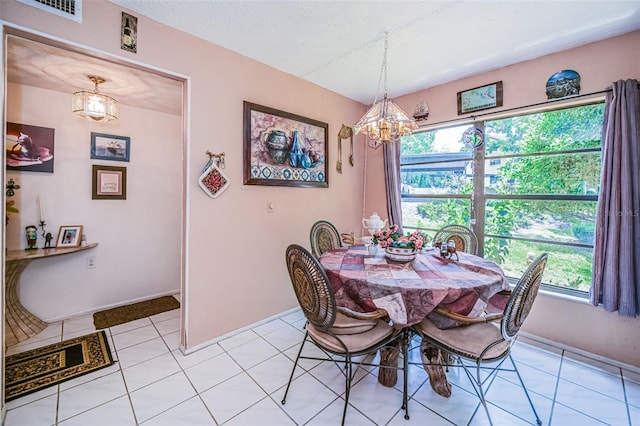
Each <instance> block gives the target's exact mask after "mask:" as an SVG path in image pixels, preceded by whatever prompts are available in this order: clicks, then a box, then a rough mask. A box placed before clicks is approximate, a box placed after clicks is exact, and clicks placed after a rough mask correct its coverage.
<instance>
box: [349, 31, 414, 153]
mask: <svg viewBox="0 0 640 426" xmlns="http://www.w3.org/2000/svg"><path fill="white" fill-rule="evenodd" d="M388 47H389V32H385V33H384V56H383V58H382V67H381V69H380V78H379V79H378V88H377V90H376V97H375V100H374V101H373V106H372V107H371V108H370V109H369V111H367V112H366V114H365V115H364V116H363V117H362V118H361V119H360V120H359V121H358V122H357V123H356V124H355V125H354V126H353V130H354V132H355V133H356V134H358V133H364V134H365V135H366V136H367V137H368V138H369V146H370V147H372V148H378V147H379V146H380V145H382V144H383V143H389V142H396V141H397V140H398V139H400V137H401V136H407V135H410V134H411V133H412V132H413V131H414V130H415V129H417V128H418V124H417V123H416V121H415V120H414V119H413V118H412V117H410V116H409V115H408V114H407V113H406V112H404V110H403V109H402V108H400V107H399V106H398V104H396V103H395V102H394V101H393V100H392V99H389V98H388V97H387V51H388ZM383 77H384V98H383V99H382V100H380V101H379V100H378V92H379V91H380V83H381V82H382V79H383Z"/></svg>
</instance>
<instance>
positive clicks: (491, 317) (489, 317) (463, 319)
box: [433, 306, 504, 324]
mask: <svg viewBox="0 0 640 426" xmlns="http://www.w3.org/2000/svg"><path fill="white" fill-rule="evenodd" d="M433 311H434V312H437V313H439V314H440V315H443V316H445V317H447V318H451V319H452V320H455V321H460V322H463V323H465V324H478V323H485V322H491V321H496V320H499V319H502V317H504V314H503V313H502V312H500V313H497V314H489V315H483V316H481V317H468V316H466V315H460V314H456V313H455V312H451V311H450V310H448V309H447V308H443V307H441V306H437V307H436V308H435V309H434V310H433Z"/></svg>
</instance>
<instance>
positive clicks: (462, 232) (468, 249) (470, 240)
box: [433, 224, 478, 255]
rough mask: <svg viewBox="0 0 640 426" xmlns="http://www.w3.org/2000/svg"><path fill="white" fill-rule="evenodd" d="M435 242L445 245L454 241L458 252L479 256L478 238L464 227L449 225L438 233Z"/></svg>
mask: <svg viewBox="0 0 640 426" xmlns="http://www.w3.org/2000/svg"><path fill="white" fill-rule="evenodd" d="M433 240H434V241H442V242H444V243H448V242H449V241H451V240H453V242H455V244H456V251H463V252H465V253H470V254H475V255H477V254H478V237H476V234H475V232H473V231H472V230H471V229H470V228H467V227H466V226H464V225H456V224H454V225H447V226H445V227H443V228H441V229H440V230H439V231H438V232H436V235H434V237H433Z"/></svg>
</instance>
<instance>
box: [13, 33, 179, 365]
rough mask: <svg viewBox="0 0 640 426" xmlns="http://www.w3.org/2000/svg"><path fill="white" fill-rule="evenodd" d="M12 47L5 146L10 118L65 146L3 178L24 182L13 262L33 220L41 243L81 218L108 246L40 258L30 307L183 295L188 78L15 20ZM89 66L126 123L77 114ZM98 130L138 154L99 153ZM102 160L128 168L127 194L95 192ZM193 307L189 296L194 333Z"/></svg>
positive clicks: (92, 238) (28, 273) (26, 278)
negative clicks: (74, 102)
mask: <svg viewBox="0 0 640 426" xmlns="http://www.w3.org/2000/svg"><path fill="white" fill-rule="evenodd" d="M4 46H5V49H6V50H5V51H4V55H3V59H4V61H3V77H4V79H3V81H4V93H5V110H4V115H3V123H4V129H5V145H6V144H7V137H6V135H7V133H6V131H7V130H6V129H7V123H14V124H23V125H26V126H32V127H34V128H43V129H52V130H53V135H54V139H53V142H54V143H53V147H52V148H53V149H52V151H53V152H52V157H53V158H52V160H51V161H52V170H49V169H47V170H46V171H37V170H30V169H26V168H19V167H18V168H11V169H10V170H7V167H6V166H5V173H4V174H3V176H4V179H3V184H5V185H6V183H7V182H8V180H9V179H13V181H14V183H15V184H16V185H19V186H20V188H19V189H18V188H16V189H15V190H14V195H13V196H12V197H10V199H8V197H7V194H6V192H3V193H4V194H5V195H3V197H4V198H5V203H6V202H7V201H13V202H14V206H15V208H16V209H17V210H18V212H15V213H13V214H11V215H10V217H9V221H8V223H5V226H4V229H3V230H4V234H3V235H4V238H3V241H4V243H3V245H4V250H3V251H2V253H3V254H2V256H3V258H2V260H3V265H4V264H5V261H6V252H7V250H24V248H25V246H26V239H25V228H26V227H27V226H30V225H36V228H37V229H38V233H39V234H40V233H42V235H39V236H38V239H37V242H36V245H37V247H38V248H42V247H43V245H44V244H45V240H44V238H43V237H44V232H45V231H47V232H50V233H52V236H53V239H54V240H53V241H54V243H53V245H54V246H55V239H56V237H57V234H58V233H60V232H61V231H60V230H61V229H63V228H65V229H66V228H69V227H72V228H74V227H76V226H82V230H83V231H82V233H83V234H84V235H85V236H86V240H87V242H88V243H97V244H98V245H97V247H95V248H92V249H91V250H87V251H83V252H82V253H76V254H72V255H69V256H55V257H52V258H46V259H41V260H36V261H34V262H32V263H33V264H32V265H31V266H29V267H28V268H26V269H25V270H24V271H23V273H22V277H21V280H20V286H21V289H20V292H19V294H20V298H21V299H22V301H23V304H24V305H25V306H26V307H27V308H28V309H29V310H31V311H32V312H33V313H34V314H36V315H37V316H38V317H40V318H42V319H44V320H45V321H48V322H54V321H59V320H62V319H65V318H68V317H73V316H77V315H83V314H84V315H86V314H89V313H90V312H92V311H95V310H100V309H104V308H109V307H113V306H119V305H122V304H128V303H133V302H138V301H141V300H145V299H149V298H153V297H156V296H161V295H166V294H172V293H179V294H184V276H183V272H182V271H184V270H185V268H184V265H183V263H184V259H183V257H182V253H183V250H182V247H184V246H185V242H184V240H185V235H184V233H183V226H182V221H183V218H184V217H185V214H184V209H185V207H184V203H183V199H184V196H183V194H184V191H185V185H186V184H185V176H184V168H183V163H182V159H183V158H184V153H185V151H186V146H187V140H186V117H185V115H184V111H186V108H185V107H184V106H185V105H186V103H187V93H188V92H187V79H186V78H185V77H183V76H179V75H176V74H173V73H171V72H168V71H160V70H157V69H154V68H152V67H145V66H142V65H140V64H139V63H135V64H134V63H131V62H128V61H127V60H126V59H123V58H116V57H113V56H109V55H106V54H103V53H100V52H96V51H94V50H92V49H89V48H79V47H77V46H71V45H68V44H65V43H63V42H59V41H54V40H51V39H47V38H44V37H43V36H39V35H34V34H31V33H26V32H23V31H19V30H16V29H13V28H7V27H5V28H4ZM89 75H99V76H101V77H103V78H104V79H105V83H103V84H101V86H100V91H101V92H103V93H108V94H109V95H110V96H113V97H114V98H116V99H118V101H119V104H120V116H119V118H118V119H117V120H115V121H113V122H109V123H95V122H90V121H88V120H85V119H81V118H79V117H75V116H73V115H72V113H71V96H72V93H74V92H75V91H78V90H93V83H92V82H91V81H90V80H89V79H88V76H89ZM95 134H101V135H111V136H115V137H118V138H129V139H130V143H131V146H130V157H129V158H128V161H111V160H105V159H96V158H92V155H91V143H92V137H93V135H95ZM4 152H5V153H4V154H3V161H5V165H6V164H7V163H6V153H7V149H6V148H5V151H4ZM96 165H98V166H107V167H118V168H120V169H123V170H125V173H126V176H127V181H126V185H127V194H126V198H124V199H122V198H118V199H112V200H103V199H94V198H93V197H92V185H94V183H93V181H92V167H93V166H96ZM42 216H44V221H43V222H45V225H44V226H42V227H40V226H38V225H39V222H40V220H41V219H42ZM3 279H4V275H3ZM2 303H4V290H3V299H2ZM185 309H186V308H185V304H184V303H181V326H180V329H181V331H180V334H181V336H182V337H181V340H182V341H183V342H184V334H185V330H184V316H185ZM3 312H4V311H3ZM3 321H4V318H3ZM3 337H4V334H3ZM4 350H5V348H4V347H3V359H4ZM2 367H4V364H3V365H2Z"/></svg>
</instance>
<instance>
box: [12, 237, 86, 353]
mask: <svg viewBox="0 0 640 426" xmlns="http://www.w3.org/2000/svg"><path fill="white" fill-rule="evenodd" d="M97 245H98V243H91V244H87V245H84V246H78V247H69V248H48V249H37V250H8V251H7V256H6V264H5V273H4V277H5V297H6V301H5V313H4V331H5V332H4V345H5V347H8V346H11V345H15V344H17V343H19V342H22V341H24V340H27V339H28V338H30V337H33V336H35V335H36V334H38V333H40V332H41V331H42V330H44V329H45V328H47V325H48V324H47V323H46V322H44V321H42V320H41V319H40V318H38V317H36V316H35V315H33V314H32V313H31V312H29V311H28V310H27V309H26V308H25V307H24V306H22V303H20V300H19V299H18V282H19V281H20V274H22V271H24V269H25V268H26V267H27V266H28V265H29V263H31V261H32V260H35V259H43V258H45V257H53V256H60V255H63V254H70V253H76V252H79V251H83V250H88V249H91V248H94V247H96V246H97Z"/></svg>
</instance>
